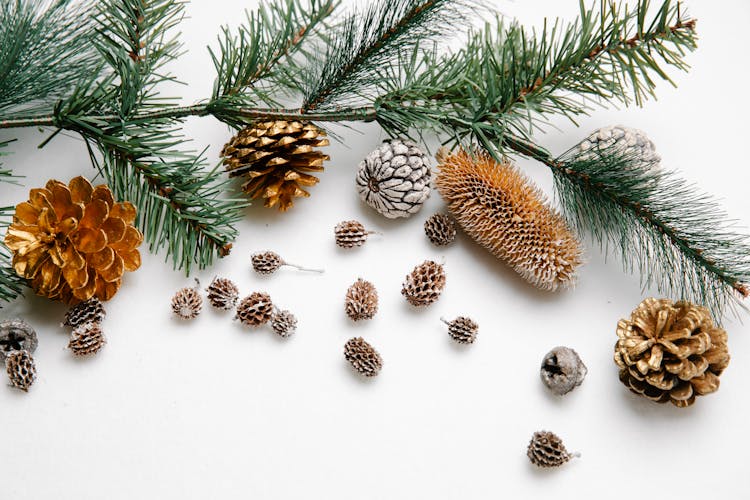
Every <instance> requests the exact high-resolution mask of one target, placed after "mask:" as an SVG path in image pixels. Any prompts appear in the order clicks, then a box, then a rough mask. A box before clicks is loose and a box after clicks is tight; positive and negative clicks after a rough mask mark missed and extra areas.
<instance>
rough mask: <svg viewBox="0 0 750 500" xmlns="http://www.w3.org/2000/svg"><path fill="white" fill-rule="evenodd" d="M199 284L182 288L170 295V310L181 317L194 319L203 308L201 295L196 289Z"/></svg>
mask: <svg viewBox="0 0 750 500" xmlns="http://www.w3.org/2000/svg"><path fill="white" fill-rule="evenodd" d="M199 286H200V285H196V286H195V287H194V288H182V289H181V290H179V291H178V292H177V293H176V294H175V295H174V297H172V312H174V313H175V314H176V315H177V316H178V317H179V318H181V319H194V318H196V317H197V316H198V315H199V314H200V313H201V310H202V309H203V297H201V294H200V292H199V291H198V288H199Z"/></svg>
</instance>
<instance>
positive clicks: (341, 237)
mask: <svg viewBox="0 0 750 500" xmlns="http://www.w3.org/2000/svg"><path fill="white" fill-rule="evenodd" d="M333 232H334V234H335V236H336V245H338V246H339V247H341V248H354V247H361V246H362V245H364V244H365V242H366V241H367V237H368V236H369V235H371V234H374V233H375V232H374V231H368V230H367V229H365V226H363V225H362V223H361V222H358V221H356V220H347V221H344V222H339V223H338V224H336V227H335V228H334V230H333Z"/></svg>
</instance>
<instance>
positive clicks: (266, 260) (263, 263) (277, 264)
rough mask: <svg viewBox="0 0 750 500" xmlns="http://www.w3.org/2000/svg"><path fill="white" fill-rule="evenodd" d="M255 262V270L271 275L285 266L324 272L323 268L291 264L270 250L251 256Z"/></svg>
mask: <svg viewBox="0 0 750 500" xmlns="http://www.w3.org/2000/svg"><path fill="white" fill-rule="evenodd" d="M251 260H252V263H253V270H254V271H255V272H256V273H258V274H263V275H269V274H273V273H275V272H276V271H278V270H279V269H280V268H281V267H283V266H289V267H294V268H295V269H298V270H300V271H310V272H313V273H322V272H323V270H322V269H308V268H306V267H302V266H298V265H296V264H291V263H289V262H287V261H285V260H284V259H282V258H281V256H280V255H279V254H277V253H276V252H272V251H270V250H268V251H265V252H258V253H255V254H253V255H252V257H251Z"/></svg>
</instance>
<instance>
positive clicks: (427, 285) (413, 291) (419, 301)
mask: <svg viewBox="0 0 750 500" xmlns="http://www.w3.org/2000/svg"><path fill="white" fill-rule="evenodd" d="M444 288H445V269H443V266H442V265H440V264H438V263H437V262H433V261H431V260H426V261H424V262H423V263H421V264H420V265H418V266H417V267H415V268H414V270H413V271H412V272H411V273H409V274H408V275H407V276H406V279H405V280H404V284H403V286H402V287H401V295H403V296H404V297H406V300H407V301H408V302H409V304H411V305H413V306H417V307H423V306H429V305H430V304H433V303H435V302H436V301H437V300H438V299H439V298H440V294H441V293H443V289H444Z"/></svg>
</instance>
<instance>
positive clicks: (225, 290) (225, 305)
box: [206, 278, 240, 311]
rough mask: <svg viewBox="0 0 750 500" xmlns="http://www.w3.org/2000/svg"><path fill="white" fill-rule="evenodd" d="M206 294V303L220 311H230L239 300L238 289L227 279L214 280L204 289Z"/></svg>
mask: <svg viewBox="0 0 750 500" xmlns="http://www.w3.org/2000/svg"><path fill="white" fill-rule="evenodd" d="M206 292H208V296H207V297H208V303H209V304H211V305H212V306H213V307H215V308H216V309H221V310H222V311H229V310H231V309H232V308H233V307H234V306H236V305H237V301H238V300H239V298H240V290H239V288H237V285H235V284H234V282H233V281H232V280H229V279H227V278H214V280H213V281H212V282H211V284H210V285H208V288H206Z"/></svg>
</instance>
